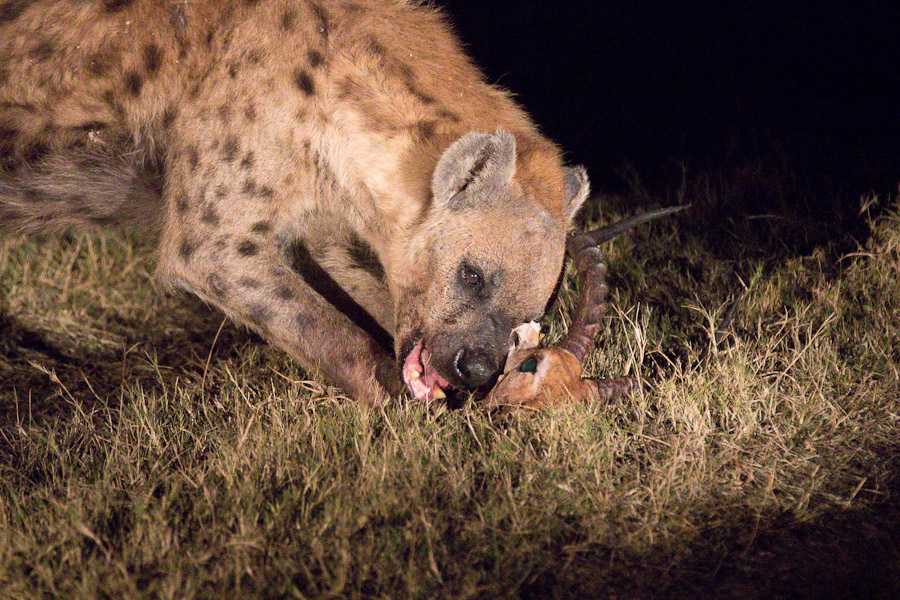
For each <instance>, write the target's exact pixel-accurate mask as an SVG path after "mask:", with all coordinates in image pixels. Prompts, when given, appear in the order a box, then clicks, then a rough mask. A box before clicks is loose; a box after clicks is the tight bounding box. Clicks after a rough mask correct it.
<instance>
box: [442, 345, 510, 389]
mask: <svg viewBox="0 0 900 600" xmlns="http://www.w3.org/2000/svg"><path fill="white" fill-rule="evenodd" d="M499 370H500V361H499V360H498V359H497V357H496V356H495V355H494V353H493V352H490V351H489V350H487V349H485V348H477V347H476V348H467V347H462V348H460V349H459V350H457V351H456V352H455V353H454V355H453V374H454V375H455V376H456V378H457V379H459V381H460V382H461V383H463V385H464V386H465V387H467V388H477V387H481V386H483V385H484V384H486V383H487V382H488V381H490V380H491V378H492V377H493V376H494V375H495V374H496V373H497V371H499Z"/></svg>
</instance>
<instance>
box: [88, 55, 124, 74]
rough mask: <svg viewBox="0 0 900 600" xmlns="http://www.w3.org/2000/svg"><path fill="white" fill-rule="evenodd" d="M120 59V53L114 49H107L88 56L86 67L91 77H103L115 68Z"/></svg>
mask: <svg viewBox="0 0 900 600" xmlns="http://www.w3.org/2000/svg"><path fill="white" fill-rule="evenodd" d="M118 57H119V55H118V52H117V51H116V50H115V49H114V48H106V49H104V50H100V51H98V52H95V53H94V54H91V55H90V56H88V57H87V60H86V63H85V67H86V69H87V71H88V73H90V74H91V75H95V76H97V77H102V76H103V75H106V74H107V73H109V71H110V70H111V69H112V68H113V66H115V64H116V62H117V61H118Z"/></svg>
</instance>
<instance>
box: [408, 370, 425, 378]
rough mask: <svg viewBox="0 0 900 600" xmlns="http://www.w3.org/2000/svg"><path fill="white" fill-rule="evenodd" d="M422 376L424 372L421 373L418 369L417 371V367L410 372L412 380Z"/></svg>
mask: <svg viewBox="0 0 900 600" xmlns="http://www.w3.org/2000/svg"><path fill="white" fill-rule="evenodd" d="M421 376H422V374H421V373H419V372H418V371H416V370H415V369H413V370H412V371H410V372H409V378H410V379H411V380H412V379H418V378H419V377H421Z"/></svg>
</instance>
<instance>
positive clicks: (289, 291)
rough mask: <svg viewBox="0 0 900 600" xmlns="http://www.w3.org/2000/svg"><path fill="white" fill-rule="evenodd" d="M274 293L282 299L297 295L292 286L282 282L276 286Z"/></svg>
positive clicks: (289, 298) (291, 298)
mask: <svg viewBox="0 0 900 600" xmlns="http://www.w3.org/2000/svg"><path fill="white" fill-rule="evenodd" d="M275 294H276V295H277V296H278V297H279V298H281V299H282V300H293V299H294V298H296V297H297V292H295V291H294V289H293V288H292V287H290V286H288V285H284V284H282V285H280V286H278V290H276V292H275Z"/></svg>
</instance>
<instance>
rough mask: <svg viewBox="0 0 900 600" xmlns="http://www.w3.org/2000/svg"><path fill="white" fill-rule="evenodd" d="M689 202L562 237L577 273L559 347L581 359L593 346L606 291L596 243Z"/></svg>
mask: <svg viewBox="0 0 900 600" xmlns="http://www.w3.org/2000/svg"><path fill="white" fill-rule="evenodd" d="M689 206H690V205H689V204H688V205H682V206H673V207H670V208H663V209H660V210H651V211H648V212H645V213H641V214H639V215H635V216H633V217H629V218H627V219H623V220H621V221H617V222H615V223H612V224H611V225H606V226H604V227H599V228H597V229H594V230H593V231H573V232H571V233H570V234H569V236H568V238H567V239H566V250H567V252H568V254H569V256H571V257H572V261H573V262H574V263H575V270H576V272H577V273H578V304H577V305H576V307H575V314H574V316H573V317H572V324H571V325H570V326H569V332H568V333H567V334H566V337H565V338H563V340H562V342H561V343H560V347H561V348H564V349H565V350H568V351H569V352H571V353H572V354H574V355H575V358H577V359H578V362H584V359H585V358H587V355H588V354H590V352H591V350H593V349H594V344H595V342H596V339H597V334H599V333H600V327H601V326H602V319H603V313H604V312H605V309H606V306H605V301H606V296H607V294H609V287H608V286H607V285H606V265H605V264H604V263H603V252H602V251H601V250H600V244H602V243H603V242H607V241H609V240H611V239H613V238H614V237H616V236H617V235H620V234H622V233H625V232H626V231H628V230H629V229H632V228H634V227H637V226H638V225H641V224H643V223H646V222H648V221H652V220H653V219H658V218H660V217H665V216H667V215H671V214H673V213H677V212H679V211H682V210H684V209H686V208H688V207H689Z"/></svg>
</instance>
